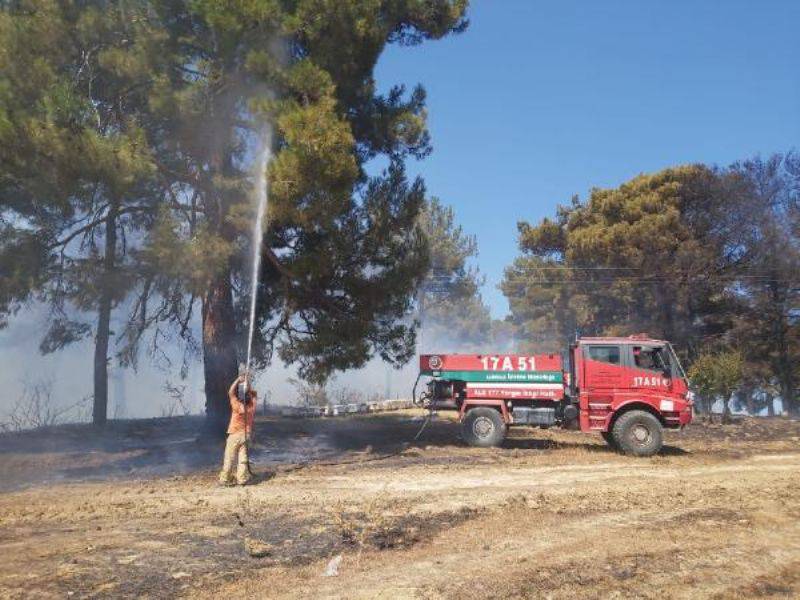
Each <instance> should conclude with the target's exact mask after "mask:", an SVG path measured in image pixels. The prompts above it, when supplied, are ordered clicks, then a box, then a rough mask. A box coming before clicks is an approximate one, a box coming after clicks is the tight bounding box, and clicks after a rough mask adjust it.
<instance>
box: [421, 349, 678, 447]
mask: <svg viewBox="0 0 800 600" xmlns="http://www.w3.org/2000/svg"><path fill="white" fill-rule="evenodd" d="M420 377H428V378H430V379H429V381H428V383H427V389H426V391H425V392H424V393H423V394H422V395H421V397H420V400H421V401H422V402H424V403H425V404H426V405H427V406H429V407H430V408H432V409H434V410H442V409H451V410H457V411H458V412H459V416H460V420H461V433H462V437H463V438H464V440H465V441H466V442H467V443H468V444H470V445H473V446H499V445H500V444H502V442H503V440H504V439H505V436H506V433H507V430H508V427H509V426H511V425H520V424H521V425H535V426H540V427H551V426H554V425H559V426H562V427H568V428H570V427H571V428H577V427H580V429H581V431H584V432H587V433H588V432H593V431H596V432H598V433H600V434H601V435H602V436H603V438H604V439H605V440H606V442H607V443H608V444H609V445H610V446H612V447H613V448H615V449H618V450H620V451H622V452H625V453H626V454H633V455H636V456H652V455H653V454H655V453H657V452H658V451H659V450H660V449H661V446H662V443H663V430H664V429H665V428H667V429H680V428H683V427H684V426H686V425H687V424H688V423H689V422H691V420H692V405H693V403H692V400H691V392H690V391H689V386H688V380H687V378H686V374H685V373H684V371H683V369H682V368H681V365H680V362H678V357H677V356H676V355H675V351H674V350H673V349H672V346H671V345H670V344H669V342H666V341H664V340H656V339H652V338H650V337H648V336H647V335H644V334H641V335H634V336H630V337H618V338H612V337H603V338H600V337H584V338H579V339H578V340H577V341H576V342H575V343H574V344H572V345H571V346H570V348H569V351H568V352H567V353H566V356H564V357H562V356H561V355H559V354H536V355H512V354H425V355H422V356H421V357H420Z"/></svg>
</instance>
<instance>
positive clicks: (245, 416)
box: [219, 375, 256, 486]
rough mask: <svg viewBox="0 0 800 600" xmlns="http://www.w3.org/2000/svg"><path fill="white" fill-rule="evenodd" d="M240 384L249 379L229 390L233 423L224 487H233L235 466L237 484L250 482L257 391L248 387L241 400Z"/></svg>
mask: <svg viewBox="0 0 800 600" xmlns="http://www.w3.org/2000/svg"><path fill="white" fill-rule="evenodd" d="M240 383H248V382H247V378H246V377H245V376H244V375H241V376H239V377H237V378H236V380H235V381H234V382H233V383H232V384H231V387H230V388H229V389H228V400H230V403H231V421H230V424H229V425H228V440H227V442H226V443H225V458H224V460H223V463H222V471H220V474H219V482H220V484H222V485H226V486H227V485H233V481H232V476H233V465H234V462H236V463H237V467H236V483H238V484H239V485H246V484H247V483H248V482H249V481H250V477H251V474H250V462H249V457H248V456H247V444H248V443H249V442H250V440H251V439H252V435H253V420H254V417H255V414H256V391H255V390H254V389H253V388H252V387H250V385H248V386H247V391H246V392H245V395H244V401H241V400H239V397H238V395H237V393H236V392H237V388H238V386H239V384H240Z"/></svg>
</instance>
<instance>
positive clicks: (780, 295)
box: [770, 281, 800, 416]
mask: <svg viewBox="0 0 800 600" xmlns="http://www.w3.org/2000/svg"><path fill="white" fill-rule="evenodd" d="M770 292H771V297H772V303H773V306H774V308H775V310H777V311H779V312H778V314H777V315H776V317H777V318H775V319H774V335H773V341H774V343H775V349H776V351H777V361H776V362H777V364H776V365H775V375H776V376H777V378H778V382H779V385H780V389H781V406H782V408H783V411H782V412H783V413H784V414H787V413H788V414H789V415H792V416H796V415H797V414H798V408H800V407H798V406H797V405H796V404H797V403H796V401H795V397H794V395H795V389H794V374H793V372H792V371H793V369H792V367H793V365H792V361H791V357H790V356H789V336H788V330H789V324H788V322H787V318H786V315H787V313H788V309H787V308H786V295H785V293H784V292H783V289H782V288H780V286H779V285H778V282H777V281H770Z"/></svg>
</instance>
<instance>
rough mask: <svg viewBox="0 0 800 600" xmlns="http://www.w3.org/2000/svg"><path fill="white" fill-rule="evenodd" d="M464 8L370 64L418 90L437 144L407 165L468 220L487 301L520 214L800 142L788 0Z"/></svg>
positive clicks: (798, 57) (796, 58) (795, 18)
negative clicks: (438, 32) (455, 31)
mask: <svg viewBox="0 0 800 600" xmlns="http://www.w3.org/2000/svg"><path fill="white" fill-rule="evenodd" d="M470 18H471V21H472V23H471V26H470V28H469V30H468V31H467V32H466V33H465V34H463V35H460V36H455V37H451V38H448V39H446V40H442V41H438V42H430V43H426V44H423V45H422V46H419V47H414V48H401V47H392V48H390V49H389V50H388V51H387V52H386V53H385V54H384V56H383V57H382V59H381V62H380V64H379V68H378V72H377V76H378V81H379V83H380V85H381V86H382V87H383V88H385V87H387V86H388V85H390V84H391V83H406V84H410V85H413V84H414V83H416V82H420V83H422V84H423V85H424V86H425V87H426V89H427V91H428V106H429V110H430V115H429V125H430V129H431V133H432V136H433V144H434V153H433V155H432V156H431V157H429V158H428V159H427V160H425V161H423V162H421V163H413V164H411V165H410V167H411V170H412V172H413V173H420V174H422V175H423V176H424V177H425V180H426V182H427V184H428V190H429V193H430V194H431V195H435V196H439V197H440V198H441V199H442V200H443V201H445V202H446V203H449V204H452V205H453V206H454V207H455V209H456V211H457V214H458V218H459V220H460V221H461V223H462V224H463V225H464V228H465V229H466V230H467V231H468V232H472V233H475V234H476V235H477V236H478V243H479V247H480V257H479V259H478V264H479V266H480V268H481V270H482V271H483V272H484V273H485V274H486V276H487V283H486V286H485V289H484V297H485V298H486V300H487V301H488V303H489V304H490V306H491V308H492V312H493V314H494V315H495V316H497V317H500V316H503V315H504V314H505V313H506V312H507V309H508V307H507V303H506V301H505V298H504V297H503V295H502V294H501V293H500V291H499V290H497V284H498V282H499V281H500V279H501V278H502V273H503V268H504V267H505V266H506V265H508V264H509V263H510V262H511V261H512V260H513V259H514V257H515V256H516V255H517V231H516V222H517V221H518V220H521V219H523V220H534V221H535V220H537V219H539V218H541V217H542V216H545V215H551V214H553V212H554V208H555V206H556V205H557V204H559V203H566V202H568V201H569V199H570V197H571V196H572V195H573V194H576V193H577V194H580V195H581V196H582V197H583V196H585V195H586V193H587V191H588V190H589V189H590V188H592V187H608V186H616V185H618V184H620V183H621V182H623V181H625V180H627V179H629V178H630V177H633V176H635V175H637V174H638V173H641V172H647V171H653V170H657V169H661V168H663V167H667V166H669V165H674V164H679V163H687V162H706V163H715V164H722V165H724V164H728V163H730V162H732V161H734V160H736V159H739V158H744V157H747V156H750V155H753V154H756V153H762V154H768V153H771V152H774V151H785V150H789V149H791V148H793V147H798V146H800V144H799V143H798V142H799V141H800V69H799V68H798V65H799V64H800V35H798V24H800V1H798V0H785V1H784V0H737V1H735V0H693V1H688V0H683V1H678V0H669V1H655V0H646V1H644V0H635V1H634V0H625V1H622V0H611V1H605V2H593V1H589V0H584V1H577V0H573V1H566V0H557V1H556V0H552V1H549V2H540V1H533V0H502V1H498V0H494V1H490V0H473V2H472V8H471V11H470Z"/></svg>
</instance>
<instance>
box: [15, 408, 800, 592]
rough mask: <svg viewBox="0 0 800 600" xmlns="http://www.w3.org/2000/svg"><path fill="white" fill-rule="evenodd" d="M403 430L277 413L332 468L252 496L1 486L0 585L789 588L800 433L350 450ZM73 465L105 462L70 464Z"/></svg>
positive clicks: (291, 474)
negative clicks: (642, 443)
mask: <svg viewBox="0 0 800 600" xmlns="http://www.w3.org/2000/svg"><path fill="white" fill-rule="evenodd" d="M269 425H271V424H269ZM277 427H281V428H284V429H280V430H279V429H277ZM315 427H319V428H323V427H328V428H329V429H326V430H314V429H313V428H315ZM347 427H351V429H347ZM417 427H418V424H417V423H415V422H408V421H405V420H404V419H403V416H402V415H395V416H392V417H385V416H381V417H375V418H358V419H353V420H352V421H351V422H349V425H348V421H347V420H337V421H336V422H333V421H331V422H329V423H327V424H326V423H316V422H315V423H312V422H303V421H300V422H293V423H288V424H287V423H277V422H276V423H275V425H274V428H273V429H271V430H270V429H266V428H265V429H266V430H267V431H268V432H270V433H272V439H273V440H279V439H286V440H288V441H291V440H293V439H295V438H294V437H293V436H297V437H298V438H299V439H307V438H308V437H309V436H313V435H316V434H318V433H319V434H320V435H322V434H323V433H324V435H325V436H327V439H328V440H335V441H336V442H337V443H340V444H341V445H342V447H343V448H344V450H342V457H343V458H344V459H345V460H346V462H347V463H348V464H342V465H339V466H336V465H326V466H317V467H310V468H305V469H300V470H294V471H287V472H284V473H279V475H278V476H276V477H275V478H273V479H271V480H269V481H265V482H263V483H261V484H259V485H257V486H254V487H249V488H233V489H229V488H217V487H214V485H213V484H214V475H215V473H214V471H215V469H213V468H207V469H200V470H194V471H191V472H189V473H188V474H181V475H175V476H169V477H157V478H152V477H150V478H146V479H141V478H138V479H137V478H136V477H131V478H127V479H124V478H122V479H116V480H110V481H109V480H104V481H97V482H85V481H72V482H62V483H58V484H47V485H41V484H40V485H37V486H34V487H31V488H30V489H26V490H18V491H15V492H6V493H3V494H0V515H2V516H1V517H0V518H2V521H0V543H2V544H3V546H4V550H5V551H4V561H3V563H2V564H0V596H2V597H12V598H13V597H20V598H22V597H28V596H29V595H30V593H31V592H35V593H36V594H38V595H39V596H40V597H64V596H65V595H66V594H67V593H68V592H73V597H100V598H102V597H142V596H150V597H173V596H188V597H199V598H211V597H225V596H228V597H236V598H247V597H250V598H264V597H270V598H273V597H287V598H304V599H306V598H348V599H349V598H377V597H381V598H404V597H408V598H411V597H414V598H468V599H469V598H475V599H477V598H614V597H616V598H656V597H657V598H750V597H764V598H785V597H798V596H800V575H799V574H798V572H800V569H798V565H800V452H798V447H799V446H798V444H797V439H796V438H797V437H798V434H799V433H800V424H797V423H791V422H786V421H783V420H775V421H772V422H768V421H767V422H764V421H758V422H749V421H746V422H743V423H739V424H738V425H734V426H725V428H716V427H715V428H705V427H698V428H692V429H690V430H689V431H688V432H687V433H686V434H685V435H683V436H681V437H676V436H671V437H670V439H669V441H668V443H669V444H670V446H671V448H672V450H670V451H669V452H668V453H666V454H665V455H663V456H659V457H655V458H652V459H646V460H636V459H630V458H625V457H622V456H619V455H617V454H615V453H613V452H609V451H608V449H607V448H606V447H605V446H604V445H603V444H602V443H601V440H600V439H599V437H598V438H597V439H595V438H593V437H591V436H583V435H581V434H578V433H573V432H562V431H541V430H531V431H524V430H520V431H518V432H516V433H515V435H514V439H512V440H510V443H509V444H508V446H507V447H505V448H502V449H495V450H488V451H484V450H476V449H473V448H466V447H464V446H461V445H458V443H457V442H456V441H455V440H454V437H455V436H454V433H455V432H454V431H453V428H452V425H451V424H450V423H448V422H447V421H445V420H439V421H437V422H434V423H432V427H431V431H430V432H429V434H428V435H427V437H426V439H425V440H424V443H423V444H421V445H419V446H417V447H414V448H412V449H410V450H408V451H406V452H403V453H402V454H399V455H395V456H392V457H391V458H389V459H386V460H374V461H370V462H358V461H352V460H350V459H352V458H353V457H354V456H355V457H358V456H361V455H370V456H372V455H373V454H375V453H383V452H387V451H388V450H391V449H392V448H394V447H396V446H393V445H392V444H396V443H398V442H399V441H402V440H403V439H404V438H406V437H407V435H408V433H409V432H411V433H412V435H413V432H414V431H415V430H416V429H417ZM291 428H295V429H294V430H293V429H291ZM293 432H296V433H293ZM345 434H348V435H352V436H354V438H352V439H351V438H346V437H343V436H344V435H345ZM278 435H280V436H283V438H279V437H277V436H278ZM301 436H302V437H301ZM337 436H339V437H337ZM367 446H373V447H374V448H377V450H375V451H374V452H373V454H370V453H369V452H367V451H366V448H367ZM51 451H53V452H55V451H56V448H51ZM15 456H16V455H15V453H14V451H13V449H9V448H6V451H5V452H4V454H3V455H2V459H0V460H3V461H9V460H11V461H13V460H15ZM89 456H91V457H92V458H91V460H92V461H95V462H97V464H102V460H104V458H103V457H104V456H105V454H93V455H92V454H90V455H88V456H87V457H86V458H81V455H79V454H77V453H75V454H73V458H72V459H71V460H73V461H79V460H89ZM92 464H95V463H92ZM0 467H3V465H2V464H0ZM5 468H6V469H7V472H15V471H13V468H12V467H8V466H6V467H5ZM339 554H341V555H342V556H343V560H342V563H341V566H340V569H339V576H338V577H332V578H327V577H322V576H321V575H322V573H323V572H324V570H325V566H326V565H327V563H328V561H329V560H330V558H331V557H332V556H336V555H339Z"/></svg>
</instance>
